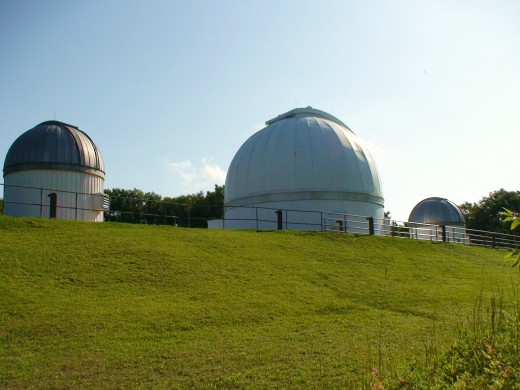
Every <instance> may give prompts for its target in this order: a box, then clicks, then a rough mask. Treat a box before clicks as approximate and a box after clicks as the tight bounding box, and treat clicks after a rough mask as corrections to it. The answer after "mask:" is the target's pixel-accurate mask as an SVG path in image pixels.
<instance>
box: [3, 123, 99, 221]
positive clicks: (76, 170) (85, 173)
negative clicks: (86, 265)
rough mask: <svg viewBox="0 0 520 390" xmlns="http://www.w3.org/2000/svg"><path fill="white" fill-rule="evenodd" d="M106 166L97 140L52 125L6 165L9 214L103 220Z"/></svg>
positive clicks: (26, 140) (34, 132)
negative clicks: (95, 142)
mask: <svg viewBox="0 0 520 390" xmlns="http://www.w3.org/2000/svg"><path fill="white" fill-rule="evenodd" d="M104 181H105V165H104V163H103V158H102V157H101V153H100V152H99V149H98V148H97V147H96V145H95V144H94V142H93V141H92V139H90V137H89V136H88V135H87V134H86V133H84V132H83V131H81V130H80V129H78V128H77V127H75V126H72V125H68V124H66V123H62V122H58V121H48V122H43V123H40V124H39V125H37V126H36V127H34V128H32V129H31V130H28V131H27V132H25V133H23V134H22V135H21V136H20V137H18V139H17V140H16V141H15V142H14V143H13V145H12V146H11V147H10V149H9V151H8V152H7V156H6V158H5V163H4V214H6V215H11V216H25V217H46V218H48V217H51V218H59V219H75V220H81V221H98V222H102V221H103V211H104V210H105V205H106V204H107V202H106V196H105V195H104V194H103V186H104Z"/></svg>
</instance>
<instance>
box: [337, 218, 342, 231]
mask: <svg viewBox="0 0 520 390" xmlns="http://www.w3.org/2000/svg"><path fill="white" fill-rule="evenodd" d="M336 223H337V224H338V225H339V231H340V232H342V231H343V220H341V219H336Z"/></svg>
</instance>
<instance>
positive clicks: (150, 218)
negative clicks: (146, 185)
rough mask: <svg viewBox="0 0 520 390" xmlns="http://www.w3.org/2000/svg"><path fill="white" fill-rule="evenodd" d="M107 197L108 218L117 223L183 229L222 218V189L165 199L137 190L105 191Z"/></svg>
mask: <svg viewBox="0 0 520 390" xmlns="http://www.w3.org/2000/svg"><path fill="white" fill-rule="evenodd" d="M105 193H106V194H107V195H109V196H110V212H109V214H108V219H109V220H110V221H116V222H130V223H150V224H161V225H162V224H167V225H178V226H184V227H207V221H208V219H214V218H220V217H222V211H223V207H224V186H219V185H215V190H214V191H207V192H206V194H204V193H203V192H202V191H200V192H197V193H195V194H190V195H180V196H177V197H173V198H171V197H165V198H163V197H162V196H161V195H158V194H156V193H154V192H146V193H145V192H143V191H141V190H139V189H137V188H134V189H133V190H125V189H122V188H115V189H106V190H105Z"/></svg>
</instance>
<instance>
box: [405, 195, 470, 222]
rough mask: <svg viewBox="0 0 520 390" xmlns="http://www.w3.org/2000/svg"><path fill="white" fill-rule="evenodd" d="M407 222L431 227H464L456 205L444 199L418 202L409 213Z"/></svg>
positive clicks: (434, 198)
mask: <svg viewBox="0 0 520 390" xmlns="http://www.w3.org/2000/svg"><path fill="white" fill-rule="evenodd" d="M408 222H416V223H425V224H431V225H441V226H442V225H455V226H458V225H462V226H463V225H464V223H465V222H464V216H463V215H462V212H461V211H460V209H459V208H458V207H457V205H456V204H455V203H453V202H451V201H449V200H448V199H444V198H438V197H433V198H427V199H424V200H422V201H420V202H419V203H418V204H417V206H415V207H414V208H413V210H412V212H411V213H410V217H409V218H408Z"/></svg>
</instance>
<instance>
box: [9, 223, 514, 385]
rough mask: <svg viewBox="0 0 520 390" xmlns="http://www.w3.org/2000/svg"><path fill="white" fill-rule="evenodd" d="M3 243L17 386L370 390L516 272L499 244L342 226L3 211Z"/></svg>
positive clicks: (425, 351) (12, 380)
mask: <svg viewBox="0 0 520 390" xmlns="http://www.w3.org/2000/svg"><path fill="white" fill-rule="evenodd" d="M0 247H1V248H2V250H1V251H0V346H1V347H0V388H13V389H18V388H39V389H51V388H369V387H370V386H371V385H374V386H376V385H377V384H378V383H380V382H382V381H386V380H397V378H399V376H398V373H399V372H401V371H402V369H403V367H404V366H405V364H406V362H407V361H410V360H411V359H413V358H416V357H419V356H423V355H426V356H430V357H432V356H433V355H434V351H435V350H436V349H440V348H441V347H442V346H444V345H446V342H447V340H451V339H452V338H453V337H455V336H456V334H457V332H456V331H457V329H456V327H455V324H456V323H457V322H458V319H460V317H461V316H462V315H463V314H464V313H468V312H471V310H472V308H473V301H474V297H475V296H476V295H477V294H479V293H480V292H481V291H482V295H483V299H487V298H486V297H488V296H489V295H490V294H492V292H493V290H494V289H495V288H496V286H503V287H501V288H502V289H503V291H504V294H506V295H507V294H508V293H509V291H510V290H509V288H508V287H507V286H508V284H510V278H511V269H510V267H507V266H505V264H504V263H503V262H502V260H501V259H502V253H501V252H500V251H495V250H491V249H486V248H479V247H467V246H464V245H456V244H444V245H440V244H435V243H431V242H421V241H415V240H398V239H392V238H386V237H377V236H375V237H374V236H356V235H350V234H340V233H321V232H290V231H281V232H278V231H272V232H255V231H225V230H209V229H181V228H172V227H169V226H151V225H137V224H119V223H103V224H95V223H82V222H74V221H55V220H47V219H26V218H14V217H5V216H4V217H1V218H0ZM514 274H515V275H516V274H517V273H516V272H515V273H514ZM441 330H442V331H441Z"/></svg>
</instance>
